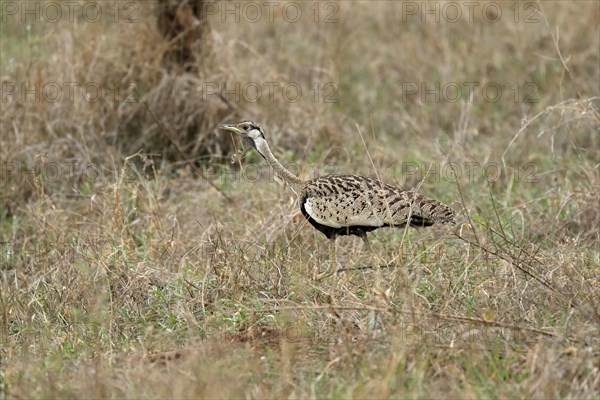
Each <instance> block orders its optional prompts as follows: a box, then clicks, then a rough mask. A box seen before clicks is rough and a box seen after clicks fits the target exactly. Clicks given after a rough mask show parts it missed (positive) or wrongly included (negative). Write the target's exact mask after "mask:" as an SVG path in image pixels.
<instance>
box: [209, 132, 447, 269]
mask: <svg viewBox="0 0 600 400" xmlns="http://www.w3.org/2000/svg"><path fill="white" fill-rule="evenodd" d="M220 128H221V129H224V130H227V131H231V132H234V133H236V134H238V135H240V136H242V137H243V138H245V139H246V140H248V141H249V142H250V144H251V145H252V147H254V149H256V151H257V152H258V153H259V154H260V155H261V156H262V157H263V158H264V159H265V160H267V162H269V164H270V165H271V167H272V168H273V169H274V170H275V173H277V175H279V177H280V178H281V179H283V180H284V181H285V182H286V183H287V184H289V185H290V186H291V187H292V188H293V189H295V192H296V193H298V196H299V202H300V209H301V211H302V215H304V217H305V218H306V219H307V220H308V222H310V223H311V225H312V226H314V227H315V228H316V229H318V230H319V231H320V232H322V233H323V234H324V235H325V236H327V238H328V239H329V258H330V264H329V268H328V270H327V271H326V272H324V273H322V274H320V275H318V276H317V279H321V278H324V277H326V276H329V275H331V274H333V273H334V272H335V270H334V271H331V272H330V270H331V268H332V265H335V268H336V269H337V267H338V263H337V261H336V256H335V239H336V238H337V237H338V236H343V235H356V236H360V237H361V238H362V240H363V242H364V245H365V247H366V248H368V247H369V240H368V239H367V232H370V231H373V230H375V229H377V228H382V227H396V228H402V227H405V226H406V225H407V224H409V225H410V226H414V227H424V226H431V225H433V224H434V223H436V222H438V223H442V224H454V223H455V221H454V211H453V210H452V209H451V208H450V207H448V206H447V205H445V204H443V203H440V202H439V201H437V200H433V199H430V198H428V197H426V196H423V195H420V194H418V193H416V192H415V191H412V190H411V191H405V190H402V189H400V188H398V187H394V186H391V185H387V184H384V183H380V182H379V181H377V180H375V179H371V178H367V177H365V176H357V175H327V176H322V177H319V178H316V179H312V180H308V181H305V180H303V179H301V178H299V177H297V176H296V175H294V174H292V173H291V172H290V171H288V170H287V169H285V167H284V166H283V165H281V163H280V162H279V161H278V160H277V159H276V158H275V156H274V155H273V153H272V152H271V149H270V148H269V144H268V143H267V141H266V139H265V134H264V132H263V130H262V128H261V126H260V125H259V124H257V123H255V122H252V121H243V122H240V123H238V124H227V125H221V126H220Z"/></svg>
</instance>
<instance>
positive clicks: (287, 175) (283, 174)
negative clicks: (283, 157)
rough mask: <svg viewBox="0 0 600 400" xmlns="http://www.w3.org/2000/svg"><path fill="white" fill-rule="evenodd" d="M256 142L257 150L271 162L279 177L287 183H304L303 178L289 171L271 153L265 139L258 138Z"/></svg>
mask: <svg viewBox="0 0 600 400" xmlns="http://www.w3.org/2000/svg"><path fill="white" fill-rule="evenodd" d="M254 144H255V145H256V150H257V151H258V152H259V153H260V155H261V156H263V157H264V159H265V160H267V161H268V162H269V164H270V165H271V167H272V168H273V170H274V171H275V173H276V174H277V175H279V177H280V178H281V179H283V180H284V182H285V183H287V184H289V185H290V186H300V185H303V184H304V181H303V180H302V179H300V178H298V177H297V176H296V175H294V174H292V173H291V172H290V171H288V170H287V169H286V168H285V167H284V166H283V165H281V163H280V162H279V161H278V160H277V159H276V158H275V156H274V155H273V153H271V149H270V148H269V144H268V143H267V141H266V140H265V139H263V138H258V139H256V140H255V141H254Z"/></svg>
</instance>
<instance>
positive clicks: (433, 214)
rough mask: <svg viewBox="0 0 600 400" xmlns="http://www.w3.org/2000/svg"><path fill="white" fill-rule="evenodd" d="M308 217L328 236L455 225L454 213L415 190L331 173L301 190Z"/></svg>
mask: <svg viewBox="0 0 600 400" xmlns="http://www.w3.org/2000/svg"><path fill="white" fill-rule="evenodd" d="M300 206H301V208H302V213H303V215H304V216H305V217H306V219H307V220H308V221H309V222H310V223H311V224H312V225H313V226H314V227H315V228H317V229H318V230H319V231H321V232H323V233H324V234H325V235H326V236H327V237H328V238H333V237H334V236H337V235H358V236H363V232H364V233H366V232H369V231H372V230H374V229H377V228H381V227H385V226H389V227H404V226H406V224H407V223H408V224H409V225H411V226H415V227H422V226H431V225H433V224H434V223H436V222H438V223H442V224H454V212H453V211H452V209H451V208H450V207H448V206H446V205H445V204H442V203H440V202H439V201H436V200H433V199H430V198H428V197H426V196H423V195H421V194H418V193H416V192H414V191H405V190H402V189H400V188H397V187H395V186H391V185H388V184H381V183H379V181H377V180H375V179H371V178H367V177H364V176H357V175H329V176H324V177H320V178H317V179H314V180H312V181H308V182H307V183H306V184H305V186H304V187H303V188H302V190H301V193H300Z"/></svg>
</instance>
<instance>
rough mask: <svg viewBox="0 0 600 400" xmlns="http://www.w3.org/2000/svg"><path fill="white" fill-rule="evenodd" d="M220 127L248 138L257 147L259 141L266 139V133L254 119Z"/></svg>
mask: <svg viewBox="0 0 600 400" xmlns="http://www.w3.org/2000/svg"><path fill="white" fill-rule="evenodd" d="M219 129H223V130H225V131H229V132H233V133H236V134H238V135H240V136H241V137H243V138H244V139H246V140H247V141H248V142H249V143H250V144H251V145H252V147H254V148H255V149H256V145H257V142H258V141H260V140H261V139H262V140H265V134H264V132H263V130H262V128H261V126H260V125H259V124H257V123H256V122H252V121H242V122H240V123H237V124H224V125H220V126H219ZM257 150H258V149H257Z"/></svg>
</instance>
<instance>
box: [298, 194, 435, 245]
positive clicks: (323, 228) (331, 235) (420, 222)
mask: <svg viewBox="0 0 600 400" xmlns="http://www.w3.org/2000/svg"><path fill="white" fill-rule="evenodd" d="M300 210H301V211H302V215H304V218H306V219H307V220H308V222H310V224H311V225H312V226H314V227H315V228H316V229H317V230H318V231H319V232H321V233H323V234H324V235H325V236H327V238H328V239H335V237H336V236H345V235H356V236H361V237H362V236H364V235H366V233H367V232H371V231H374V230H375V229H379V228H384V227H389V226H393V227H395V228H402V227H404V226H405V225H404V224H403V225H388V224H385V225H383V226H365V225H351V226H342V227H341V228H334V227H331V226H327V225H323V224H320V223H318V222H317V221H315V220H314V218H313V217H311V216H310V215H309V214H308V213H307V212H306V209H305V208H304V201H302V202H301V203H300ZM431 225H433V221H431V220H428V219H426V218H422V217H420V216H418V215H412V216H411V218H410V226H414V227H423V226H431Z"/></svg>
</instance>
